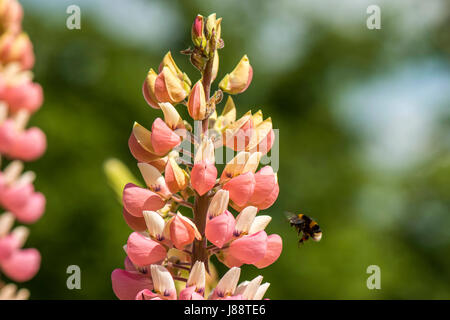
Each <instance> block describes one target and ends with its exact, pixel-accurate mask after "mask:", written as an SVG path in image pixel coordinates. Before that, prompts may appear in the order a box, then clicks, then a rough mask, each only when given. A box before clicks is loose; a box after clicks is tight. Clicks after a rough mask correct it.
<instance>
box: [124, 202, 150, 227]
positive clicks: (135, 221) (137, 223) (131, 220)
mask: <svg viewBox="0 0 450 320" xmlns="http://www.w3.org/2000/svg"><path fill="white" fill-rule="evenodd" d="M122 214H123V219H124V220H125V222H126V223H127V225H128V226H129V227H130V228H131V229H133V230H134V231H137V232H142V231H145V230H146V229H147V226H146V224H145V219H144V218H143V217H136V216H134V215H132V214H130V213H129V212H128V211H127V210H126V209H125V207H124V208H123V210H122Z"/></svg>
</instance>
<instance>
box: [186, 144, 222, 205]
mask: <svg viewBox="0 0 450 320" xmlns="http://www.w3.org/2000/svg"><path fill="white" fill-rule="evenodd" d="M214 161H215V159H214V144H213V142H212V141H211V139H205V140H203V142H202V144H201V145H200V147H199V148H198V150H197V152H196V154H195V159H194V167H193V168H192V171H191V185H192V187H193V188H194V190H195V191H197V192H198V194H199V195H201V196H202V195H204V194H205V193H206V192H208V191H209V190H211V189H212V188H213V187H214V185H215V184H216V178H217V169H216V166H215V165H214Z"/></svg>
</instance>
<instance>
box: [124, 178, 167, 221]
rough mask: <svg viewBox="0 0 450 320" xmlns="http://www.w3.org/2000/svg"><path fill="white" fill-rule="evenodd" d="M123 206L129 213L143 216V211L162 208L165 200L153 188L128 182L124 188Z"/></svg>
mask: <svg viewBox="0 0 450 320" xmlns="http://www.w3.org/2000/svg"><path fill="white" fill-rule="evenodd" d="M123 206H124V208H125V209H126V211H127V212H128V213H129V214H131V215H133V216H135V217H143V216H142V211H144V210H152V211H155V210H158V209H161V208H162V207H163V206H164V201H163V200H162V199H161V197H160V196H159V195H157V194H156V193H155V192H153V191H151V190H148V189H145V188H141V187H138V186H137V185H135V184H133V183H127V184H126V185H125V187H124V189H123Z"/></svg>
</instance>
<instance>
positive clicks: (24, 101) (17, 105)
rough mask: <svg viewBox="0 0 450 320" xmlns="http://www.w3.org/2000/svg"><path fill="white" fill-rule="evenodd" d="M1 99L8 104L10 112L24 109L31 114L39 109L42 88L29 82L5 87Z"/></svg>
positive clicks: (41, 99)
mask: <svg viewBox="0 0 450 320" xmlns="http://www.w3.org/2000/svg"><path fill="white" fill-rule="evenodd" d="M1 98H2V100H4V101H5V102H6V103H7V104H8V107H9V108H10V110H11V112H17V111H18V110H21V109H25V110H27V111H28V112H30V113H33V112H36V111H37V110H38V109H39V108H40V107H41V105H42V102H43V99H44V96H43V92H42V87H41V86H40V85H39V84H38V83H33V82H31V81H30V82H25V83H22V84H20V85H16V86H6V87H5V88H4V89H3V91H2V94H1Z"/></svg>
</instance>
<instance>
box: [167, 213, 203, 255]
mask: <svg viewBox="0 0 450 320" xmlns="http://www.w3.org/2000/svg"><path fill="white" fill-rule="evenodd" d="M166 228H168V230H169V232H170V240H171V241H172V243H173V245H174V246H175V248H177V249H179V250H182V249H183V248H184V247H185V246H186V245H188V244H191V243H192V242H193V241H194V239H198V240H200V239H201V238H202V236H201V235H200V233H199V232H198V230H197V227H196V226H195V224H194V223H193V222H192V221H191V220H189V219H188V218H186V217H184V216H183V215H182V214H181V213H179V212H178V213H177V214H176V215H175V216H174V217H172V218H171V219H170V220H169V222H168V223H167V224H166Z"/></svg>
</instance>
